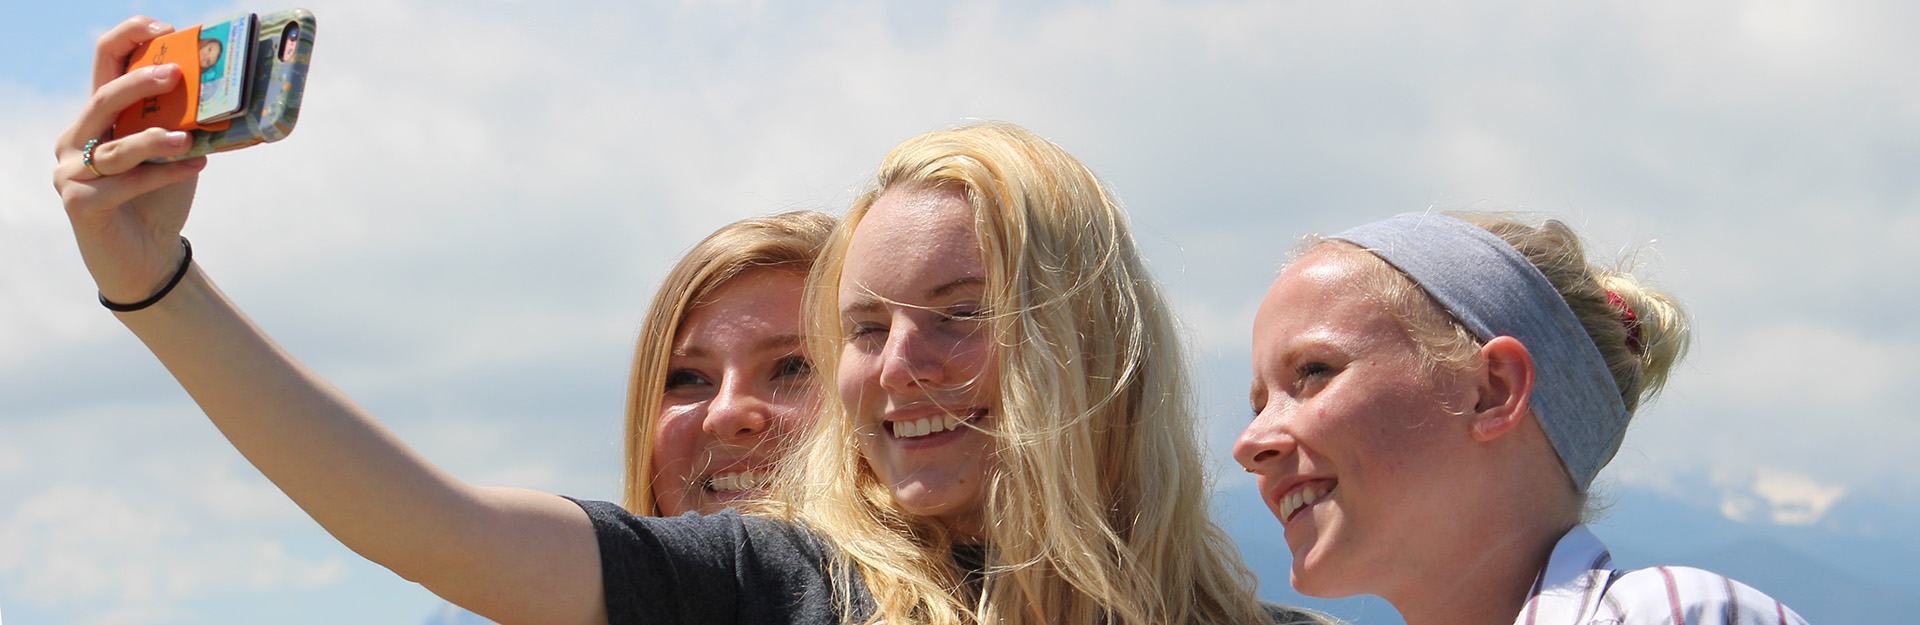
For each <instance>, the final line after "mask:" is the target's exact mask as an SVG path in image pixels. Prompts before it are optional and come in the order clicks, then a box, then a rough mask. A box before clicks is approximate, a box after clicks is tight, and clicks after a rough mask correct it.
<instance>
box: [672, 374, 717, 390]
mask: <svg viewBox="0 0 1920 625" xmlns="http://www.w3.org/2000/svg"><path fill="white" fill-rule="evenodd" d="M703 384H709V382H708V381H707V379H706V378H705V377H702V376H701V375H700V373H699V372H697V371H694V370H692V369H674V370H672V371H668V372H667V382H666V390H668V391H674V390H678V389H682V388H686V387H689V386H699V385H703Z"/></svg>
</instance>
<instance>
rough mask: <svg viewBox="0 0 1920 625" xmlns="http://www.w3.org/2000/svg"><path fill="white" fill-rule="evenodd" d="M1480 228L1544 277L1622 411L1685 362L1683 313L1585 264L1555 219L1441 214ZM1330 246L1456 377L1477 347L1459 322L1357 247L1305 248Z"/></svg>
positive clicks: (1622, 272)
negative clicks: (1595, 355) (1357, 264)
mask: <svg viewBox="0 0 1920 625" xmlns="http://www.w3.org/2000/svg"><path fill="white" fill-rule="evenodd" d="M1448 214H1449V215H1452V216H1454V217H1458V218H1460V219H1461V220H1464V221H1466V222H1468V223H1472V224H1474V225H1476V226H1479V227H1481V228H1482V229H1485V230H1486V231H1488V232H1491V233H1493V234H1494V236H1498V237H1500V239H1501V240H1503V241H1506V242H1507V244H1508V245H1512V246H1513V247H1514V249H1517V250H1519V251H1520V254H1521V255H1523V256H1525V257H1526V258H1527V260H1528V261H1529V262H1530V263H1532V264H1533V266H1534V267H1535V268H1538V269H1539V270H1540V273H1542V274H1544V275H1546V277H1547V281H1548V282H1549V283H1552V284H1553V288H1554V290H1555V291H1557V292H1559V294H1560V297H1561V299H1564V300H1566V302H1567V306H1568V307H1569V308H1571V309H1572V310H1573V314H1574V317H1575V318H1577V319H1579V320H1580V325H1581V327H1582V328H1583V329H1585V330H1586V334H1587V337H1588V338H1589V339H1591V340H1592V341H1593V344H1594V346H1595V347H1598V348H1599V349H1600V355H1601V357H1602V358H1604V359H1605V360H1606V362H1607V368H1608V369H1609V370H1610V372H1611V373H1612V374H1613V382H1614V386H1615V387H1616V388H1617V390H1618V391H1619V392H1620V399H1621V401H1623V402H1625V405H1626V408H1627V411H1628V412H1633V411H1635V410H1637V409H1639V407H1640V405H1641V404H1644V403H1646V402H1649V401H1652V400H1653V398H1654V397H1655V396H1657V395H1658V394H1659V393H1660V389H1661V388H1663V387H1664V386H1665V385H1666V381H1667V375H1668V374H1669V373H1670V372H1672V370H1673V366H1674V365H1675V364H1676V363H1678V362H1679V361H1680V358H1681V357H1683V356H1685V354H1686V351H1687V345H1688V343H1689V341H1690V338H1689V335H1690V332H1689V329H1688V322H1687V316H1686V312H1685V311H1684V310H1682V309H1681V308H1680V304H1679V302H1678V301H1675V300H1674V299H1673V297H1671V296H1669V295H1667V294H1666V293H1665V292H1662V291H1660V290H1659V289H1656V288H1654V287H1653V286H1651V285H1648V284H1645V283H1642V282H1641V281H1639V280H1637V279H1635V278H1634V277H1633V275H1632V273H1631V272H1630V270H1629V269H1626V268H1618V269H1610V268H1607V267H1603V266H1601V265H1599V264H1596V263H1594V262H1592V261H1589V260H1588V259H1587V254H1586V251H1585V249H1584V248H1583V247H1582V246H1581V244H1580V237H1579V235H1577V234H1575V233H1574V231H1573V229H1572V228H1569V227H1567V225H1566V224H1564V223H1561V222H1559V221H1557V220H1551V219H1549V220H1546V221H1545V222H1544V223H1541V224H1540V225H1537V226H1536V225H1532V224H1530V223H1528V222H1527V221H1525V220H1524V219H1523V218H1522V217H1520V216H1517V215H1513V214H1506V213H1448ZM1329 243H1331V244H1335V245H1336V246H1337V248H1338V249H1341V250H1344V251H1345V253H1349V254H1356V255H1358V256H1360V257H1364V258H1365V259H1368V260H1366V261H1363V262H1364V265H1363V266H1364V267H1366V268H1367V269H1365V271H1366V274H1365V276H1364V277H1363V280H1364V281H1365V283H1364V287H1363V288H1365V289H1366V290H1367V291H1369V293H1370V294H1371V295H1372V296H1373V297H1375V298H1377V299H1378V301H1380V302H1382V303H1383V304H1384V305H1385V306H1386V308H1387V311H1388V313H1389V314H1392V315H1393V316H1394V317H1395V318H1396V319H1397V320H1398V321H1399V324H1400V327H1401V329H1402V330H1404V331H1406V333H1407V336H1408V337H1410V338H1412V339H1413V341H1414V343H1415V344H1417V345H1418V346H1419V347H1420V350H1421V351H1422V352H1423V355H1424V356H1425V357H1426V358H1425V359H1424V362H1423V365H1425V366H1427V367H1428V371H1427V373H1429V374H1430V375H1433V376H1440V375H1445V374H1451V373H1457V372H1460V371H1462V370H1464V369H1465V368H1466V367H1467V366H1468V365H1469V364H1470V363H1472V362H1473V360H1474V358H1475V356H1476V355H1477V354H1478V353H1479V351H1480V347H1481V345H1482V343H1481V341H1480V340H1479V339H1478V338H1476V337H1474V335H1473V332H1472V331H1470V330H1468V329H1467V328H1466V326H1463V325H1461V324H1460V322H1459V321H1457V320H1455V319H1454V318H1453V316H1452V315H1450V314H1448V313H1447V311H1446V309H1445V308H1444V307H1442V306H1441V305H1440V303H1439V302H1438V301H1435V300H1434V299H1433V296H1431V295H1429V294H1428V293H1427V292H1426V290H1425V289H1422V288H1420V286H1419V285H1418V284H1415V283H1414V282H1413V280H1412V279H1410V278H1408V277H1407V276H1406V275H1405V274H1402V273H1400V272H1399V271H1398V270H1396V269H1394V268H1393V266H1392V265H1389V264H1388V263H1387V262H1386V261H1384V260H1381V259H1380V258H1379V257H1378V256H1374V255H1373V254H1370V253H1367V252H1366V251H1364V250H1362V249H1360V248H1359V247H1358V246H1356V245H1354V244H1352V243H1347V242H1344V241H1337V240H1331V239H1314V240H1310V241H1309V245H1308V249H1314V248H1318V247H1320V246H1322V245H1326V244H1329ZM1609 293H1612V294H1614V295H1616V296H1618V297H1619V298H1620V300H1621V301H1622V302H1624V303H1625V304H1626V305H1627V308H1628V309H1629V310H1631V311H1632V313H1633V316H1634V319H1635V324H1637V325H1638V335H1639V336H1637V337H1631V336H1630V334H1631V332H1630V331H1629V325H1628V322H1627V319H1626V311H1623V310H1621V308H1620V307H1619V306H1618V305H1615V304H1614V303H1613V302H1612V298H1610V297H1609V296H1608V294H1609Z"/></svg>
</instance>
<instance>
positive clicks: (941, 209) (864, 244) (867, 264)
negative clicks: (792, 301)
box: [838, 188, 1000, 537]
mask: <svg viewBox="0 0 1920 625" xmlns="http://www.w3.org/2000/svg"><path fill="white" fill-rule="evenodd" d="M985 293H986V269H985V266H984V264H983V263H982V261H981V253H980V244H979V239H978V238H977V237H976V236H975V231H974V209H973V207H972V205H970V204H969V203H968V202H967V200H966V197H965V196H964V195H963V194H961V193H960V192H959V191H954V190H949V189H925V188H896V189H892V190H889V191H887V192H886V193H885V194H883V195H881V196H880V198H879V199H878V200H876V201H875V202H874V204H873V206H872V208H870V209H869V210H868V211H867V213H866V215H865V216H864V217H863V218H862V219H861V220H860V224H859V226H858V227H857V228H856V229H855V230H854V233H853V236H852V238H851V240H850V241H849V243H848V246H847V252H846V260H845V264H844V266H843V269H842V274H841V277H840V285H839V311H840V319H841V325H842V329H843V330H844V331H845V332H846V336H847V342H846V344H845V346H844V347H843V348H842V351H841V354H840V365H839V379H838V385H839V390H840V394H841V399H842V401H843V402H845V404H846V409H847V413H848V414H849V415H850V417H851V418H852V419H853V426H854V428H855V431H856V432H858V440H859V445H860V446H861V454H862V455H863V456H864V457H865V458H866V459H867V463H868V464H869V465H870V466H871V467H872V468H873V471H874V474H875V475H876V476H877V477H878V478H879V480H880V482H881V483H882V484H885V485H887V486H888V487H889V488H890V489H891V490H892V492H893V497H894V501H895V503H896V504H897V505H898V506H900V507H901V508H902V509H904V510H906V511H908V512H911V513H914V514H919V515H925V516H930V517H935V518H938V519H940V520H942V521H943V522H945V523H947V524H948V526H949V527H951V528H953V529H954V530H955V531H956V532H959V533H960V535H961V536H962V537H969V536H971V537H978V535H979V532H980V528H981V525H980V519H979V514H980V510H981V506H982V504H983V503H984V501H985V496H984V489H985V486H986V482H987V478H988V470H989V468H990V466H991V465H990V463H991V461H992V446H993V437H992V436H990V435H988V434H986V433H984V432H982V431H980V430H981V429H983V428H991V427H992V425H993V412H994V410H995V409H996V408H997V407H998V406H999V400H1000V398H999V379H998V373H997V371H996V369H995V365H996V362H995V358H996V354H995V350H994V344H993V340H992V329H991V327H990V322H989V321H988V319H987V315H988V310H987V308H986V303H985V301H984V299H983V298H984V297H985Z"/></svg>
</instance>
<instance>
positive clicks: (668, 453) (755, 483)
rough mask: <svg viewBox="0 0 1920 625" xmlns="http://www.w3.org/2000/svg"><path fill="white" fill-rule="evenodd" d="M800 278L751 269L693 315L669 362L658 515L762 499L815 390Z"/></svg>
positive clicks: (658, 453) (657, 461) (658, 443)
mask: <svg viewBox="0 0 1920 625" xmlns="http://www.w3.org/2000/svg"><path fill="white" fill-rule="evenodd" d="M803 282H804V278H802V277H801V276H800V275H799V274H797V273H793V272H788V271H780V270H774V269H758V270H749V271H747V272H746V273H743V274H740V275H738V276H735V277H734V278H733V279H731V280H729V281H727V283H726V284H723V285H721V286H720V287H719V288H717V289H715V290H714V291H713V292H712V293H711V294H710V295H709V296H708V297H707V298H706V299H705V301H704V302H703V303H701V304H700V305H698V306H696V307H694V308H693V309H692V310H691V311H689V312H688V313H687V316H686V318H685V319H684V320H683V321H682V322H681V324H680V329H679V331H678V333H677V334H676V335H675V337H674V341H673V355H672V357H671V358H670V359H669V360H668V363H667V379H666V387H665V392H664V397H662V399H661V402H660V418H659V420H658V421H657V422H656V424H655V430H654V442H653V444H654V448H653V470H652V480H653V487H654V491H653V493H654V501H655V503H656V504H657V505H658V506H659V509H660V514H662V515H665V516H675V515H679V514H682V513H685V512H688V511H695V512H700V513H702V514H711V513H715V512H719V511H721V510H723V509H725V508H726V507H727V506H728V504H729V502H731V501H733V500H735V499H740V498H742V497H746V496H749V495H756V494H759V490H758V489H759V487H760V485H761V482H762V480H764V479H765V478H766V477H767V471H768V468H769V467H771V466H772V465H773V464H774V463H775V462H776V461H778V460H779V458H780V456H781V454H783V453H784V452H785V451H786V446H785V443H787V442H789V441H786V440H784V439H786V438H787V437H788V435H789V434H791V433H793V432H797V431H798V430H799V429H800V428H803V427H806V426H807V425H808V424H809V423H811V422H812V420H813V418H814V416H815V414H816V412H815V407H816V406H817V402H816V399H817V393H815V391H814V389H813V387H812V386H811V384H812V375H811V366H810V365H809V361H808V360H807V357H806V354H805V353H804V352H803V350H802V343H803V341H801V339H800V299H801V292H802V291H801V289H802V283H803Z"/></svg>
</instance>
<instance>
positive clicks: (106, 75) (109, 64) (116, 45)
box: [93, 15, 173, 89]
mask: <svg viewBox="0 0 1920 625" xmlns="http://www.w3.org/2000/svg"><path fill="white" fill-rule="evenodd" d="M170 32H173V26H170V25H168V24H166V23H165V22H161V21H158V20H155V19H153V18H151V17H147V16H145V15H137V16H134V17H130V18H127V21H124V22H121V23H120V24H119V25H118V26H114V27H113V28H112V29H111V30H108V31H107V34H104V35H101V36H100V40H99V42H97V43H96V44H95V45H94V54H93V88H95V89H99V88H100V85H104V84H107V82H108V81H111V80H113V79H115V78H119V77H120V75H121V74H125V73H127V56H128V55H131V54H133V49H134V48H137V47H140V44H143V43H146V42H148V41H152V40H153V38H155V37H159V36H161V35H164V34H167V33H170Z"/></svg>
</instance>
